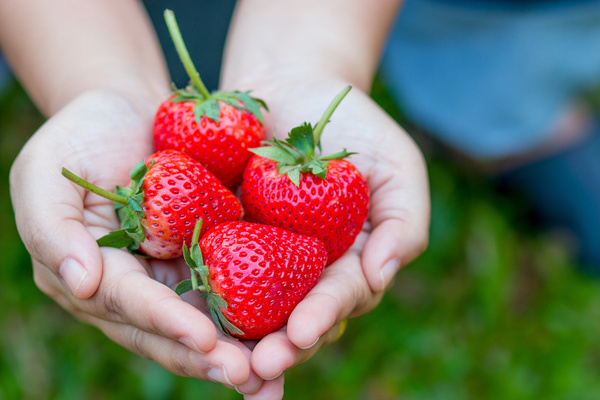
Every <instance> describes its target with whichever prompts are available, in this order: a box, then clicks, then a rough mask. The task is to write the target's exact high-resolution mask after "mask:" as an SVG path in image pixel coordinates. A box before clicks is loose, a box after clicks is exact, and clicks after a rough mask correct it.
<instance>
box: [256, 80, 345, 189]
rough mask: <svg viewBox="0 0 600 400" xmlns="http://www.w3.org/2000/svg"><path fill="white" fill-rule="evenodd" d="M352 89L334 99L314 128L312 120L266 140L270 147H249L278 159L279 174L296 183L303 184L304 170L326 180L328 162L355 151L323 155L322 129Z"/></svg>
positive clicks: (269, 157)
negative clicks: (286, 135)
mask: <svg viewBox="0 0 600 400" xmlns="http://www.w3.org/2000/svg"><path fill="white" fill-rule="evenodd" d="M351 88H352V87H351V86H347V87H346V88H344V90H342V91H341V92H340V93H339V94H338V95H337V96H336V97H335V98H334V99H333V100H332V101H331V103H330V104H329V106H328V107H327V109H326V110H325V113H324V114H323V116H322V117H321V119H320V120H319V122H318V123H317V124H316V125H315V126H314V127H313V126H312V125H311V124H310V123H307V122H304V123H303V124H302V125H300V126H297V127H295V128H292V130H291V131H290V132H289V134H288V137H287V138H286V139H285V140H284V141H281V140H278V139H276V138H273V140H269V141H266V142H265V143H266V144H267V146H263V147H258V148H254V149H249V150H250V151H251V152H253V153H255V154H258V155H259V156H262V157H265V158H268V159H271V160H274V161H277V168H278V171H279V173H280V174H282V175H287V176H288V177H289V179H290V180H291V181H292V182H293V183H294V184H295V185H296V186H300V174H301V173H302V172H307V173H311V174H313V175H316V176H318V177H319V178H323V179H324V178H325V177H326V176H327V165H328V161H331V160H340V159H343V158H346V157H348V156H350V155H352V154H356V153H350V152H348V151H346V149H343V150H342V151H340V152H337V153H335V154H331V155H328V156H323V155H321V134H322V133H323V129H324V128H325V125H327V123H328V122H329V119H330V118H331V115H332V114H333V112H334V111H335V109H336V108H337V106H338V105H339V104H340V102H341V101H342V100H343V98H344V97H346V95H347V94H348V92H349V91H350V89H351Z"/></svg>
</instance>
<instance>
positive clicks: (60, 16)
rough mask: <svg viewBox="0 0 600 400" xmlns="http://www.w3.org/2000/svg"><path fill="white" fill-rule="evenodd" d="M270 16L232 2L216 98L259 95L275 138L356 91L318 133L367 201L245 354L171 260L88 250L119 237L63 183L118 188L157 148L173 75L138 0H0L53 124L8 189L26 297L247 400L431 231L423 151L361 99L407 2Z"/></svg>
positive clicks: (375, 292) (273, 382)
mask: <svg viewBox="0 0 600 400" xmlns="http://www.w3.org/2000/svg"><path fill="white" fill-rule="evenodd" d="M279 3H280V2H272V1H263V0H260V1H259V0H244V1H240V2H239V4H238V6H237V9H236V12H235V16H234V20H233V23H232V28H231V32H230V35H229V38H228V43H227V48H226V56H225V60H224V68H223V80H222V85H221V86H222V89H238V90H247V89H254V92H253V94H254V95H256V96H257V97H261V98H263V99H264V100H266V101H267V102H268V104H269V105H270V110H271V112H270V113H269V114H268V115H267V129H268V131H272V130H273V128H276V129H277V131H276V134H277V135H278V136H280V137H281V136H283V135H284V134H285V133H286V132H287V131H288V130H289V128H291V127H292V126H295V125H298V124H299V123H302V122H304V121H309V122H316V121H317V120H318V118H319V116H320V115H321V114H322V112H323V110H324V109H325V108H326V106H327V104H328V103H329V101H330V100H331V98H333V97H334V95H335V94H337V93H338V92H339V91H340V90H341V89H342V88H343V87H344V86H345V85H347V84H351V85H352V86H353V88H354V89H353V90H352V91H351V92H350V94H349V95H348V96H347V97H346V99H345V100H344V102H343V103H342V104H341V105H340V106H339V107H338V109H337V110H336V113H335V115H334V117H333V118H332V122H331V124H329V125H328V126H327V127H326V128H325V133H324V135H323V139H322V143H323V150H324V153H325V154H327V153H333V152H335V151H338V150H340V147H346V148H348V150H350V151H357V152H359V154H358V155H356V156H353V157H352V158H351V159H350V160H351V161H352V162H353V163H355V164H356V165H357V167H358V168H359V169H360V170H361V171H362V172H363V174H364V175H365V176H366V178H367V181H368V183H369V187H370V190H371V203H372V206H371V210H370V217H369V220H368V222H367V224H366V225H365V228H364V229H363V232H362V233H361V234H360V235H359V237H358V238H357V241H356V243H355V245H354V246H353V247H352V249H351V250H350V251H349V252H348V253H347V254H346V255H345V256H343V257H342V258H340V259H339V260H338V261H336V263H334V264H333V265H331V266H330V267H328V268H327V270H326V272H325V274H324V275H323V277H322V279H321V281H320V282H319V284H318V285H317V286H316V287H315V288H314V289H313V290H312V291H311V292H310V293H309V295H308V296H307V297H306V298H305V300H304V301H302V302H301V303H300V304H299V305H298V307H297V309H296V310H295V311H294V312H293V313H292V315H291V317H290V320H289V323H288V326H287V329H286V328H284V329H282V330H281V331H278V332H275V333H273V334H271V335H269V336H267V337H266V338H264V339H263V340H261V341H260V342H258V344H256V345H255V346H254V343H242V342H240V341H237V340H230V339H227V338H224V337H223V336H222V335H220V334H219V333H218V332H217V330H216V328H215V326H214V325H213V323H212V322H211V321H210V319H209V318H208V317H207V316H206V315H205V314H204V313H203V312H202V310H203V305H202V304H201V303H198V302H197V301H196V300H195V299H192V298H189V297H185V299H186V300H187V302H186V301H182V300H181V299H180V298H179V297H178V296H176V294H175V293H174V292H173V291H172V290H171V288H173V287H174V286H175V285H176V284H177V282H179V281H180V280H182V279H184V278H185V277H186V273H187V270H186V268H185V266H184V265H182V264H181V263H180V262H179V261H170V262H165V261H143V260H142V261H141V260H139V259H137V258H135V257H133V256H131V255H130V254H128V253H126V252H125V251H122V250H115V249H104V248H103V249H99V248H98V246H97V245H96V242H95V239H96V238H98V237H100V236H102V235H103V234H105V233H106V232H108V231H109V230H112V229H115V228H116V227H117V226H118V221H117V220H116V217H115V214H114V210H113V208H112V204H111V203H110V202H109V201H106V200H104V199H101V198H99V197H98V196H96V195H93V194H89V193H85V192H84V191H83V190H82V189H81V188H78V187H76V186H75V185H73V184H72V183H70V182H69V181H68V180H66V179H65V178H64V177H62V176H61V175H60V171H61V169H62V167H67V168H69V169H71V170H72V171H73V172H75V173H76V174H78V175H80V176H82V177H83V178H84V179H86V180H88V181H90V182H91V183H94V184H96V185H97V186H100V187H105V188H111V187H114V186H115V185H126V184H127V183H128V180H129V177H128V174H129V170H130V169H131V167H132V166H133V165H134V164H135V163H136V162H137V161H139V160H141V159H144V158H145V157H146V156H147V155H149V154H150V153H151V152H152V150H153V149H152V142H151V140H152V135H151V134H150V132H151V125H152V120H153V117H154V111H155V110H156V107H158V104H159V103H160V102H161V101H162V100H164V98H166V96H167V94H168V93H169V79H168V77H167V73H166V68H165V66H164V61H163V59H162V56H161V54H160V50H159V48H158V44H157V42H156V39H155V37H154V33H153V32H152V29H151V26H150V24H149V22H148V20H147V17H146V16H145V14H144V12H143V9H142V8H141V5H140V4H139V3H138V2H136V1H133V0H96V1H87V2H79V1H76V0H56V1H53V2H42V1H34V0H20V1H19V2H14V1H10V0H0V48H1V49H2V51H3V53H4V54H5V55H6V56H7V58H8V60H9V62H10V64H11V66H12V67H13V69H14V71H15V72H16V73H17V76H18V77H19V79H20V80H21V82H22V83H23V84H24V86H25V87H26V89H27V90H28V92H29V93H30V95H31V96H32V98H33V99H34V101H35V103H36V104H37V105H38V107H39V108H40V110H41V111H42V112H43V113H44V114H45V115H46V116H48V117H49V119H48V121H47V122H46V123H45V124H44V125H43V126H42V127H41V128H40V129H39V130H38V131H37V132H36V133H35V134H34V135H33V136H32V138H31V140H29V141H28V143H27V144H26V145H25V147H24V148H23V150H22V151H21V153H20V155H19V156H18V158H17V160H16V161H15V163H14V165H13V168H12V170H11V176H10V179H11V196H12V200H13V206H14V209H15V215H16V220H17V226H18V229H19V233H20V235H21V237H22V239H23V241H24V243H25V245H26V247H27V249H28V251H29V252H30V253H31V255H32V261H33V269H34V278H35V282H36V284H37V285H38V287H39V288H40V289H41V290H42V291H44V292H45V293H46V294H48V295H49V296H50V297H52V298H53V299H54V300H55V301H57V302H58V303H59V304H60V305H61V306H62V307H64V308H65V309H66V310H67V311H69V312H70V313H72V314H73V315H75V316H76V317H77V318H79V319H81V320H83V321H85V322H87V323H90V324H92V325H95V326H97V327H98V328H99V329H101V330H102V331H103V332H104V333H105V334H106V335H107V336H108V337H109V338H110V339H112V340H114V341H115V342H117V343H119V344H120V345H122V346H123V347H125V348H128V349H130V350H131V351H134V352H136V353H138V354H140V355H142V356H144V357H146V358H149V359H153V360H155V361H156V362H157V363H159V364H160V365H162V366H163V367H164V368H166V369H168V370H169V371H172V372H173V373H176V374H178V375H182V376H191V377H195V378H199V379H210V380H216V381H219V382H222V383H224V384H225V385H227V386H229V387H236V389H237V390H238V391H240V392H242V393H245V394H246V398H249V399H277V398H281V397H282V396H283V381H284V378H283V374H282V373H283V371H285V370H286V369H289V368H290V367H292V366H294V365H296V364H298V363H301V362H304V361H306V360H308V359H309V358H310V357H312V356H313V355H314V354H315V353H316V352H317V350H318V349H319V348H320V347H322V346H324V345H326V344H327V343H329V342H331V341H333V340H335V337H336V336H337V333H338V326H339V323H340V321H342V320H344V319H345V318H349V317H355V316H358V315H360V314H362V313H364V312H367V311H368V310H370V309H372V308H373V307H374V306H375V305H376V304H378V303H379V301H380V300H381V297H382V295H383V292H384V289H385V288H386V287H387V286H389V284H390V282H391V280H392V277H393V276H394V274H395V273H396V272H397V270H398V269H399V268H400V266H404V265H406V264H408V263H409V262H410V261H411V260H412V259H414V258H415V257H416V256H417V255H418V254H420V253H421V252H422V251H423V250H424V248H425V246H426V244H427V231H428V225H429V195H428V189H427V175H426V171H425V166H424V162H423V159H422V156H421V154H420V152H419V150H418V149H417V147H416V146H415V144H414V143H413V142H412V140H411V139H410V138H409V137H408V136H407V135H406V134H405V132H404V131H403V130H402V129H401V128H400V127H399V126H398V125H397V124H396V123H395V122H394V121H393V120H392V119H391V118H390V117H389V116H387V115H386V114H385V113H384V112H383V111H382V110H381V109H380V108H379V107H378V106H377V105H375V104H374V103H373V101H372V100H371V99H370V98H369V97H368V96H367V94H366V93H367V92H368V90H369V87H370V84H371V81H372V79H373V75H374V73H375V70H376V66H377V62H378V59H379V54H380V51H381V47H382V45H383V42H384V40H385V36H386V35H387V31H388V29H389V26H390V24H391V21H392V19H393V16H394V14H395V12H396V11H397V9H398V7H399V3H398V2H397V1H381V4H379V3H378V5H377V7H373V2H370V1H353V2H347V1H342V0H329V1H321V2H316V1H312V0H310V1H305V0H294V1H288V2H286V4H285V6H282V5H281V4H279ZM57 21H58V22H57ZM74 32H76V34H74ZM248 66H252V68H248ZM49 77H51V79H50V78H49ZM190 303H192V304H190ZM315 315H318V316H319V318H314V316H315ZM251 349H252V350H251ZM275 377H277V378H275Z"/></svg>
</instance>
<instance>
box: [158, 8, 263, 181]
mask: <svg viewBox="0 0 600 400" xmlns="http://www.w3.org/2000/svg"><path fill="white" fill-rule="evenodd" d="M165 20H166V22H167V26H168V28H169V32H170V34H171V37H172V38H173V42H174V44H175V48H176V49H177V52H178V54H179V56H180V58H181V60H182V62H183V65H184V67H185V69H186V71H187V72H188V74H189V76H190V79H191V82H192V84H190V85H189V86H188V87H186V88H185V89H180V90H175V92H174V93H173V94H172V95H171V96H170V97H169V98H168V99H167V100H165V101H164V102H163V103H162V104H161V105H160V107H159V108H158V111H157V112H156V116H155V120H154V146H155V148H156V150H165V149H175V150H179V151H183V152H185V153H187V154H189V155H190V156H192V157H193V158H195V159H196V160H198V161H200V163H202V165H204V166H205V167H206V168H207V169H208V170H209V171H211V172H212V173H213V174H215V176H216V177H217V178H219V180H220V181H221V182H222V183H223V184H224V185H225V186H227V187H228V188H230V189H234V188H235V187H236V186H237V185H239V183H240V181H241V179H242V174H243V172H244V167H245V166H246V163H247V162H248V160H249V159H250V157H251V156H252V153H250V152H249V151H248V149H249V148H251V147H257V146H259V145H260V143H261V141H262V140H263V139H264V138H265V128H264V126H263V123H264V119H263V115H262V113H261V110H260V109H261V107H263V108H264V109H265V110H266V109H267V106H266V104H265V103H264V102H263V101H262V100H260V99H257V98H255V97H252V96H250V92H249V91H248V92H240V91H234V92H224V91H217V92H213V93H209V91H208V89H207V88H206V86H205V85H204V83H203V82H202V80H201V79H200V75H199V74H198V72H197V70H196V68H195V67H194V64H193V63H192V60H191V58H190V56H189V54H188V52H187V49H186V48H185V44H184V43H183V39H182V37H181V32H180V31H179V28H178V26H177V22H176V20H175V17H174V14H173V12H172V11H170V10H166V11H165Z"/></svg>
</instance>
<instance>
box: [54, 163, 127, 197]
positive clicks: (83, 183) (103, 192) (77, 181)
mask: <svg viewBox="0 0 600 400" xmlns="http://www.w3.org/2000/svg"><path fill="white" fill-rule="evenodd" d="M62 174H63V176H64V177H65V178H67V179H68V180H70V181H71V182H73V183H75V184H76V185H79V186H81V187H82V188H84V189H86V190H89V191H90V192H92V193H95V194H97V195H98V196H102V197H104V198H105V199H108V200H111V201H114V202H115V203H119V204H124V205H128V204H129V203H128V201H127V198H126V197H123V196H119V195H118V194H115V193H111V192H109V191H107V190H104V189H101V188H99V187H98V186H96V185H93V184H91V183H89V182H88V181H86V180H84V179H83V178H80V177H79V176H77V175H75V174H74V173H73V172H71V171H69V170H68V169H66V168H63V169H62Z"/></svg>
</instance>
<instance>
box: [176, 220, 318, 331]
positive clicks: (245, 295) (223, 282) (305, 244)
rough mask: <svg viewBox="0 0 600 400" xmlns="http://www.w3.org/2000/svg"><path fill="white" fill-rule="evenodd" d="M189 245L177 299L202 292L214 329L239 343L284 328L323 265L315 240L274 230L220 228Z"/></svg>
mask: <svg viewBox="0 0 600 400" xmlns="http://www.w3.org/2000/svg"><path fill="white" fill-rule="evenodd" d="M200 225H201V222H199V223H198V225H197V227H196V228H197V229H196V230H198V228H199V227H200ZM195 239H196V238H194V239H193V240H192V247H191V251H189V250H188V248H187V247H185V248H184V257H185V258H186V261H187V262H188V265H189V266H190V268H191V269H192V279H191V280H190V281H184V282H182V283H181V284H180V285H179V286H178V288H177V293H179V294H182V293H183V292H186V291H187V290H190V289H195V290H201V291H204V292H206V293H207V303H208V307H209V310H210V312H211V314H212V316H213V319H214V320H215V322H216V323H217V325H218V326H219V327H220V328H221V329H222V330H223V332H225V333H226V334H227V335H230V336H235V337H238V338H241V339H261V338H263V337H264V336H266V335H268V334H269V333H271V332H274V331H276V330H278V329H279V328H281V327H282V326H284V325H285V324H286V322H287V320H288V318H289V316H290V314H291V312H292V311H293V309H294V308H295V307H296V305H297V304H298V303H299V302H300V301H301V300H302V299H303V298H304V296H306V294H307V293H308V292H309V291H310V289H312V288H313V286H314V285H315V284H316V283H317V281H318V280H319V277H320V276H321V273H322V272H323V269H324V268H325V264H326V262H327V252H326V250H325V247H324V246H323V243H321V242H320V241H319V240H317V239H315V238H312V237H308V236H304V235H298V234H296V233H293V232H290V231H287V230H284V229H281V228H277V227H274V226H268V225H260V224H253V223H250V222H245V221H235V222H226V223H224V224H220V225H217V226H216V227H214V228H212V229H211V230H210V231H209V232H208V233H207V234H206V235H205V236H204V237H203V238H202V240H201V242H200V244H199V245H198V243H197V240H195ZM198 277H199V278H200V283H199V282H198Z"/></svg>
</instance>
